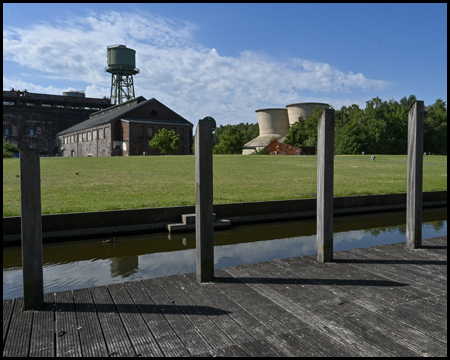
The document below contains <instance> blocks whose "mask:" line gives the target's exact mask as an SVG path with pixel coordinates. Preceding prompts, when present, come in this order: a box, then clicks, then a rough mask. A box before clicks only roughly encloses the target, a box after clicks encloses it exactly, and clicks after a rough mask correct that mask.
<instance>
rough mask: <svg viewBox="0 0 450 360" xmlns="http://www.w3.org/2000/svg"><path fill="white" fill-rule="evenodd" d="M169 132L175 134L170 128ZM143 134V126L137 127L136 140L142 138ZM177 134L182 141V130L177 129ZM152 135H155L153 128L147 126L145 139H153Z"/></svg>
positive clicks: (174, 130)
mask: <svg viewBox="0 0 450 360" xmlns="http://www.w3.org/2000/svg"><path fill="white" fill-rule="evenodd" d="M169 130H170V131H173V132H174V133H176V132H177V131H176V129H175V128H171V129H169ZM144 134H145V126H138V138H143V137H144ZM178 134H179V135H180V139H181V140H183V139H184V129H183V128H181V129H179V131H178ZM153 135H155V131H154V129H153V126H147V137H148V138H150V139H151V138H152V137H153Z"/></svg>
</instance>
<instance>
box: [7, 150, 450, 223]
mask: <svg viewBox="0 0 450 360" xmlns="http://www.w3.org/2000/svg"><path fill="white" fill-rule="evenodd" d="M406 160H407V156H406V155H376V160H375V161H371V160H370V155H364V156H363V155H342V156H336V157H335V163H334V165H335V170H334V196H349V195H368V194H390V193H399V192H406V173H407V164H406ZM439 164H445V165H439ZM446 164H447V156H433V155H430V156H425V157H424V181H423V190H424V191H434V190H447V166H446ZM194 166H195V159H194V156H147V157H143V156H136V157H135V156H133V157H85V158H76V157H74V158H41V197H42V213H43V214H54V213H67V212H85V211H100V210H117V209H136V208H145V207H161V206H180V205H193V204H195V169H194ZM213 167H214V169H213V170H214V203H216V204H221V203H233V202H247V201H265V200H285V199H301V198H312V197H316V186H317V185H316V177H317V158H316V157H314V156H242V155H215V156H214V160H213ZM76 173H79V175H76ZM17 175H19V159H4V160H3V216H18V215H20V177H17Z"/></svg>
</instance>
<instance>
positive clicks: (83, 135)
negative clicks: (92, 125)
mask: <svg viewBox="0 0 450 360" xmlns="http://www.w3.org/2000/svg"><path fill="white" fill-rule="evenodd" d="M81 139H82V141H84V139H86V133H82V135H81Z"/></svg>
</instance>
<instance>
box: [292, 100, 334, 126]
mask: <svg viewBox="0 0 450 360" xmlns="http://www.w3.org/2000/svg"><path fill="white" fill-rule="evenodd" d="M328 106H329V105H328V104H325V103H318V102H304V103H297V104H290V105H286V108H287V112H288V117H289V125H292V124H293V123H295V122H296V121H298V118H299V117H300V116H302V117H303V120H306V117H307V116H308V115H312V114H313V113H314V109H315V108H316V107H318V108H320V109H326V108H327V107H328Z"/></svg>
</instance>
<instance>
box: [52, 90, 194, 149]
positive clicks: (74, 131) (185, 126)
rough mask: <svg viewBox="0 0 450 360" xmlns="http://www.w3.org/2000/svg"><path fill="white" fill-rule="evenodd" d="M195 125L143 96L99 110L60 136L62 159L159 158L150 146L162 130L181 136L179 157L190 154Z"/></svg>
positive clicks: (159, 103) (154, 100) (59, 134)
mask: <svg viewBox="0 0 450 360" xmlns="http://www.w3.org/2000/svg"><path fill="white" fill-rule="evenodd" d="M193 127H194V125H193V124H192V123H191V122H189V121H188V120H186V119H185V118H183V117H182V116H180V115H178V114H177V113H176V112H174V111H173V110H171V109H169V108H168V107H167V106H165V105H164V104H162V103H161V102H159V101H158V100H156V99H155V98H152V99H150V100H147V99H145V98H144V97H143V96H139V97H137V98H135V99H131V100H128V101H125V102H122V103H119V104H117V105H114V106H111V107H109V108H107V109H103V110H100V111H97V112H95V113H93V114H91V115H90V116H89V119H87V120H86V121H84V122H82V123H80V124H77V125H75V126H72V127H70V128H68V129H66V130H64V131H61V132H60V133H58V138H59V143H60V155H61V156H66V157H67V156H130V155H142V154H143V153H144V152H145V153H147V154H148V155H159V154H161V152H160V150H158V149H154V148H152V147H150V146H149V145H148V142H149V140H151V139H152V138H153V136H154V135H155V134H157V133H158V131H159V130H160V129H162V128H166V129H168V130H170V131H174V132H175V133H176V134H179V135H180V140H181V148H180V150H179V151H178V152H177V153H176V155H189V154H190V153H191V147H192V129H193Z"/></svg>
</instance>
